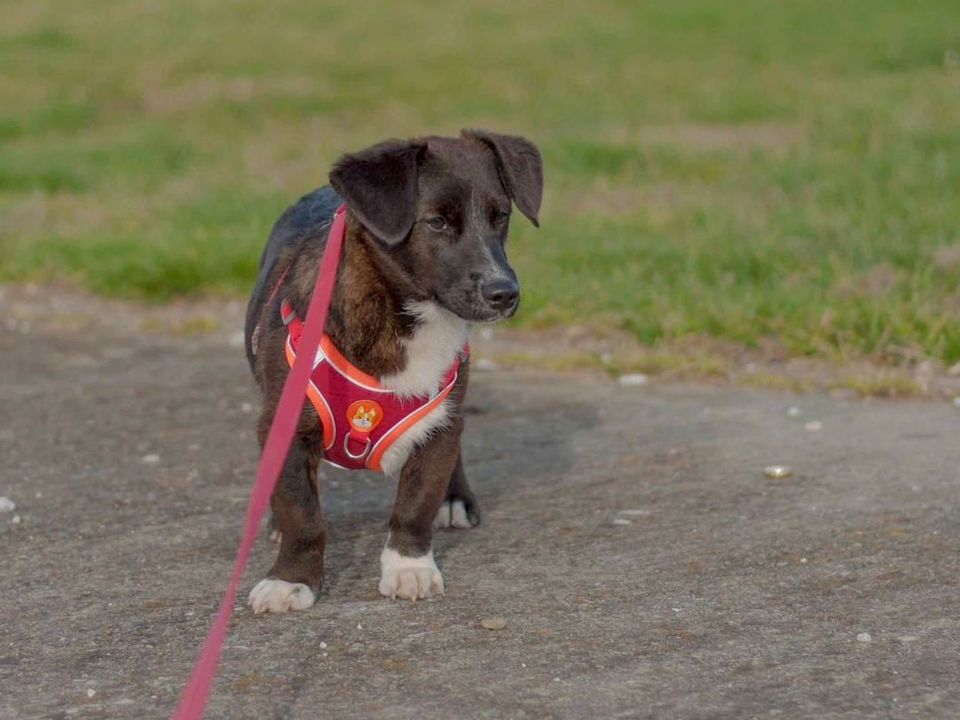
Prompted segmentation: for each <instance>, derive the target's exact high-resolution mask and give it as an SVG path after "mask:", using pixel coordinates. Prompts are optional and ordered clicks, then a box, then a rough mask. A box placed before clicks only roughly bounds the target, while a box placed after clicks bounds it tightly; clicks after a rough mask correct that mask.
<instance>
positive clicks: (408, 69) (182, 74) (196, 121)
mask: <svg viewBox="0 0 960 720" xmlns="http://www.w3.org/2000/svg"><path fill="white" fill-rule="evenodd" d="M957 28H960V5H958V4H957V3H956V2H954V1H953V0H928V2H925V3H922V4H917V3H908V2H904V1H903V0H849V1H848V2H844V3H840V4H837V3H833V2H828V1H827V0H794V1H792V2H781V3H770V2H767V1H766V0H745V1H744V2H740V3H730V2H727V1H726V0H682V1H680V2H675V3H624V2H615V1H614V0H605V1H603V2H600V3H596V2H591V3H587V2H585V1H582V0H577V1H575V2H571V3H565V4H564V5H563V8H562V11H561V10H560V9H558V8H557V6H555V5H554V4H551V3H547V2H545V1H542V0H535V1H534V2H529V3H501V2H494V3H482V4H481V3H470V2H466V0H454V1H453V2H449V3H445V4H444V5H443V7H442V9H441V8H438V6H437V5H436V4H434V3H427V2H421V1H415V2H410V3H386V2H371V3H360V4H358V3H348V2H345V1H343V0H340V1H337V2H332V3H324V4H322V5H319V4H309V3H294V2H292V1H290V0H278V2H275V3H271V4H269V5H266V4H263V3H255V2H251V1H250V0H240V2H230V3H228V2H226V0H210V2H205V3H199V4H198V3H188V2H186V1H185V0H171V1H170V2H167V3H161V4H159V5H152V6H150V7H149V8H148V7H146V6H144V5H142V4H137V3H113V2H107V1H106V0H92V2H91V3H87V4H86V5H85V6H84V9H83V11H82V12H81V11H80V10H79V9H77V10H74V11H71V10H69V9H64V7H63V6H62V3H55V2H53V1H52V0H37V1H36V2H33V3H28V4H23V3H21V4H9V3H8V4H6V5H5V6H3V7H2V8H0V78H2V80H0V279H8V280H9V279H16V280H23V279H31V280H50V279H64V278H66V279H73V280H75V281H77V282H80V283H83V284H85V285H86V286H87V287H89V288H91V289H93V290H95V291H97V292H101V293H105V294H109V295H119V296H124V297H138V298H145V299H150V300H166V299H170V298H173V297H177V296H183V295H191V294H200V293H210V292H215V293H224V294H241V293H244V292H246V291H247V289H248V288H249V286H250V284H251V282H252V279H253V274H254V270H255V266H256V261H257V258H258V255H259V251H260V248H261V247H262V243H263V242H264V240H265V238H266V235H267V233H268V231H269V227H270V225H271V223H272V222H273V220H274V219H275V218H276V216H277V215H278V214H279V213H280V212H281V211H282V210H283V208H284V206H285V205H286V204H287V203H288V202H290V201H291V200H293V199H295V198H296V197H298V196H299V195H300V194H302V193H303V192H304V191H306V190H309V189H311V188H313V187H315V186H317V185H320V184H323V183H324V182H325V176H326V171H327V168H328V167H329V165H330V163H331V162H332V161H333V160H334V159H335V158H336V157H337V155H338V154H339V153H341V152H343V151H346V150H350V149H356V148H359V147H362V146H364V145H366V144H368V143H371V142H374V141H376V140H379V139H382V138H384V137H388V136H404V135H415V134H420V133H423V132H456V131H458V130H459V128H461V127H464V126H481V127H482V126H489V127H493V128H497V129H502V130H505V131H517V132H522V133H525V134H527V135H529V136H530V137H532V138H534V139H535V140H537V141H538V142H539V143H540V145H541V147H542V149H543V152H544V157H545V161H546V175H547V181H548V189H547V196H546V198H545V207H544V210H543V213H542V216H543V227H542V229H541V230H540V231H539V232H536V231H533V230H532V229H531V228H529V227H526V226H524V225H523V224H522V223H517V225H516V230H515V235H514V237H513V239H512V248H511V252H512V255H513V257H514V258H515V262H516V265H517V269H518V271H519V273H520V275H521V279H522V280H523V283H524V303H523V306H522V311H521V313H520V315H519V317H518V318H517V320H516V321H515V322H516V324H518V325H526V326H549V325H552V324H557V323H569V322H574V321H575V322H580V323H582V322H585V321H586V319H588V318H589V319H590V321H591V322H592V323H594V324H599V325H606V326H609V327H612V328H617V329H626V330H628V331H629V332H631V333H632V334H633V335H635V336H636V337H637V338H639V339H641V340H643V341H644V342H647V343H651V344H658V343H660V344H662V345H664V346H666V345H668V344H669V343H670V342H674V341H678V340H682V339H683V338H686V337H696V336H707V337H715V338H719V339H721V340H731V341H735V342H737V343H741V344H745V345H747V346H756V345H757V344H759V343H761V342H762V341H763V339H764V338H765V337H769V336H775V337H777V338H778V339H779V340H780V341H781V342H782V343H783V344H784V346H785V347H786V348H787V349H788V350H789V352H790V353H792V354H796V355H826V356H829V357H835V358H841V359H842V358H847V357H861V356H864V355H868V356H871V357H875V358H878V359H885V358H902V357H904V356H905V355H919V356H928V357H933V358H936V359H938V360H941V361H943V362H946V363H949V364H952V363H955V362H956V361H957V360H960V261H957V260H956V259H955V256H956V253H955V251H954V250H953V248H956V247H957V246H958V244H960V236H958V232H960V231H958V228H960V203H958V202H957V197H956V188H958V187H960V160H958V158H960V96H958V94H957V87H958V83H960V67H958V65H960V63H958V61H957V58H958V57H960V30H958V29H957ZM664 362H667V361H666V360H665V361H664ZM718 372H720V370H718ZM758 382H759V381H758Z"/></svg>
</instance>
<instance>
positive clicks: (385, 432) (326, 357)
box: [280, 300, 467, 470]
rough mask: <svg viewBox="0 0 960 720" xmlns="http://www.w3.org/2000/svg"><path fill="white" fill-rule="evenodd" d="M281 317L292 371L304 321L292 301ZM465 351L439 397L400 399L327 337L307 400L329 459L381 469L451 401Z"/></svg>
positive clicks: (350, 467)
mask: <svg viewBox="0 0 960 720" xmlns="http://www.w3.org/2000/svg"><path fill="white" fill-rule="evenodd" d="M280 314H281V316H282V317H283V322H284V324H286V326H287V328H288V329H289V334H288V335H287V345H286V353H287V362H289V363H290V365H291V367H292V366H293V363H294V360H295V359H296V357H297V348H298V347H299V346H300V337H301V335H302V334H303V322H302V321H301V320H300V318H299V317H297V315H296V314H295V313H294V311H293V307H292V306H291V305H290V302H289V301H288V300H284V301H283V302H282V303H281V305H280ZM466 352H467V348H466V347H464V349H463V351H461V353H460V354H459V355H457V357H456V358H455V359H454V361H453V364H452V365H451V366H450V368H449V369H448V370H447V372H446V375H444V377H443V380H442V381H441V382H440V384H439V386H438V387H437V389H436V391H435V392H434V393H432V394H430V395H424V396H421V397H413V398H408V397H399V396H398V395H397V394H396V393H394V392H393V391H392V390H390V389H389V388H385V387H384V386H383V385H382V384H380V381H379V380H377V379H376V378H375V377H372V376H371V375H367V374H366V373H365V372H363V371H362V370H360V369H359V368H357V367H355V366H354V365H352V364H351V363H350V362H349V361H348V360H347V359H346V358H345V357H344V356H343V355H342V354H341V353H340V351H339V350H337V348H336V347H335V346H334V344H333V341H332V340H330V336H329V335H327V334H326V333H324V334H323V337H322V338H321V339H320V347H319V349H318V350H317V354H316V357H315V358H314V360H313V370H312V371H311V373H310V382H309V384H308V385H307V397H309V398H310V402H311V403H312V404H313V407H314V408H316V410H317V415H318V416H319V417H320V425H321V426H322V427H323V449H324V460H326V461H327V462H328V463H330V464H331V465H336V466H337V467H342V468H346V469H347V470H362V469H364V468H368V469H370V470H382V468H381V465H380V461H381V460H382V459H383V456H384V454H385V453H386V452H387V450H389V449H390V447H391V446H393V445H394V443H396V442H397V441H398V440H399V439H400V438H402V437H403V436H404V435H405V434H406V433H407V432H408V431H409V430H410V429H411V428H413V427H414V425H416V424H417V422H419V421H420V420H422V419H423V418H425V417H426V416H427V415H429V414H430V412H431V411H433V410H435V409H436V408H437V407H439V406H440V404H441V403H442V402H443V401H444V400H446V399H447V396H448V395H449V394H450V391H451V390H453V385H454V383H456V381H457V375H458V374H459V371H460V363H461V362H462V357H465V356H466Z"/></svg>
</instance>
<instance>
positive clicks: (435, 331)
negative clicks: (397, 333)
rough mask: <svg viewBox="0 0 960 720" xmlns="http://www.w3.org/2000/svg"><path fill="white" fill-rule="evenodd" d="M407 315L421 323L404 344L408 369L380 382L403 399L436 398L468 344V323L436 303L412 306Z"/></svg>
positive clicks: (384, 377) (385, 377)
mask: <svg viewBox="0 0 960 720" xmlns="http://www.w3.org/2000/svg"><path fill="white" fill-rule="evenodd" d="M406 312H407V314H409V315H412V316H414V317H415V318H416V319H417V320H418V322H419V326H418V327H417V329H416V331H414V333H413V335H411V336H410V337H409V338H406V339H405V340H404V341H403V346H404V348H405V349H406V351H407V365H406V367H404V368H403V370H401V371H400V372H398V373H394V374H393V375H384V376H382V377H381V378H380V382H381V383H382V384H383V385H384V386H386V387H388V388H390V389H391V390H393V391H394V392H395V393H396V394H397V395H398V396H400V397H419V396H421V395H428V394H429V395H432V394H434V393H436V392H437V389H438V386H439V385H440V381H441V380H443V376H444V375H445V374H446V372H447V370H448V369H449V368H450V365H452V364H453V360H454V358H455V357H456V356H457V353H458V352H460V351H461V350H462V349H463V346H464V345H466V343H467V323H466V322H465V321H463V320H461V319H460V318H458V317H457V316H456V315H454V314H453V313H452V312H450V311H449V310H445V309H444V308H442V307H440V306H439V305H437V304H436V303H433V302H416V303H410V304H409V305H407V307H406Z"/></svg>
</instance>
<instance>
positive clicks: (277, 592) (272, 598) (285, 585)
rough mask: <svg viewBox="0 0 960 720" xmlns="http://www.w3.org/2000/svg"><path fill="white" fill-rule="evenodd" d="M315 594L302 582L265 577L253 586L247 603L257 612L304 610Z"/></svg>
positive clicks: (314, 598) (314, 597) (311, 603)
mask: <svg viewBox="0 0 960 720" xmlns="http://www.w3.org/2000/svg"><path fill="white" fill-rule="evenodd" d="M316 599H317V596H316V595H315V594H314V592H313V590H311V589H310V588H309V587H307V586H306V585H304V584H303V583H290V582H287V581H286V580H274V579H272V578H266V579H264V580H261V581H260V582H258V583H257V584H256V585H254V586H253V590H251V591H250V596H249V597H248V598H247V604H248V605H249V606H250V607H252V608H253V611H254V612H255V613H257V614H259V613H265V612H272V613H282V612H289V611H290V610H306V609H307V608H308V607H310V606H311V605H313V603H314V601H315V600H316Z"/></svg>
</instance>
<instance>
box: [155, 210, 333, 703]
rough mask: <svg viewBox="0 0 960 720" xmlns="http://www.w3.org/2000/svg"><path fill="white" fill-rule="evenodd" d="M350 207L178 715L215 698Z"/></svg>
mask: <svg viewBox="0 0 960 720" xmlns="http://www.w3.org/2000/svg"><path fill="white" fill-rule="evenodd" d="M346 215H347V206H346V205H341V206H340V207H339V208H337V212H336V214H335V215H334V218H333V226H332V227H331V228H330V233H329V234H328V236H327V246H326V248H324V251H323V259H322V260H321V262H320V272H319V273H318V274H317V284H316V285H315V286H314V288H313V297H312V298H311V299H310V307H309V309H308V310H307V316H306V321H305V322H304V328H303V336H302V337H301V339H300V352H298V353H297V357H296V360H295V361H294V363H293V367H291V368H290V373H289V374H288V375H287V380H286V382H285V383H284V385H283V392H282V393H281V395H280V402H279V403H278V404H277V410H276V414H275V415H274V416H273V424H272V425H271V426H270V432H269V434H268V435H267V441H266V443H264V446H263V454H262V455H261V456H260V465H259V466H258V468H257V479H256V482H255V483H254V485H253V490H252V491H251V493H250V501H249V503H248V504H247V515H246V519H245V520H244V524H243V537H242V539H241V540H240V546H239V547H238V548H237V557H236V559H235V560H234V562H233V574H232V575H231V576H230V584H229V585H228V586H227V591H226V592H225V593H224V595H223V599H222V600H221V601H220V610H219V611H218V612H217V616H216V618H215V619H214V621H213V624H212V625H211V626H210V631H209V633H208V634H207V639H206V640H205V641H204V643H203V649H201V651H200V656H199V657H198V658H197V663H196V665H194V668H193V673H192V674H191V676H190V680H189V681H188V682H187V685H186V686H185V687H184V689H183V693H182V694H181V695H180V703H179V704H178V705H177V709H176V711H175V712H174V714H173V720H200V719H201V718H202V717H203V711H204V709H205V708H206V705H207V700H208V699H209V697H210V690H211V689H212V687H213V680H214V678H215V677H216V674H217V664H218V663H219V662H220V654H221V651H222V650H223V642H224V640H225V639H226V636H227V626H228V625H229V623H230V615H231V614H232V612H233V603H234V600H235V599H236V596H237V588H238V587H239V585H240V579H241V577H242V576H243V570H244V568H245V567H246V565H247V559H248V558H249V557H250V551H251V550H252V549H253V541H254V540H255V539H256V537H257V530H258V529H259V527H260V520H261V519H262V518H263V514H264V512H266V510H267V507H268V506H269V504H270V496H271V495H272V494H273V488H274V487H275V486H276V484H277V478H279V477H280V471H281V470H282V469H283V463H284V461H285V460H286V458H287V451H288V450H289V449H290V444H291V442H292V441H293V435H294V433H295V432H296V429H297V425H298V423H299V421H300V413H301V411H302V410H303V402H304V398H305V397H306V393H307V382H308V381H309V379H310V372H311V371H312V370H313V360H314V358H315V357H316V354H317V348H318V347H319V346H320V337H321V335H322V334H323V327H324V325H325V324H326V321H327V313H328V312H329V310H330V300H331V298H332V297H333V286H334V284H335V281H336V278H337V266H338V265H339V262H340V253H341V251H342V249H343V236H344V229H345V226H346Z"/></svg>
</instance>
